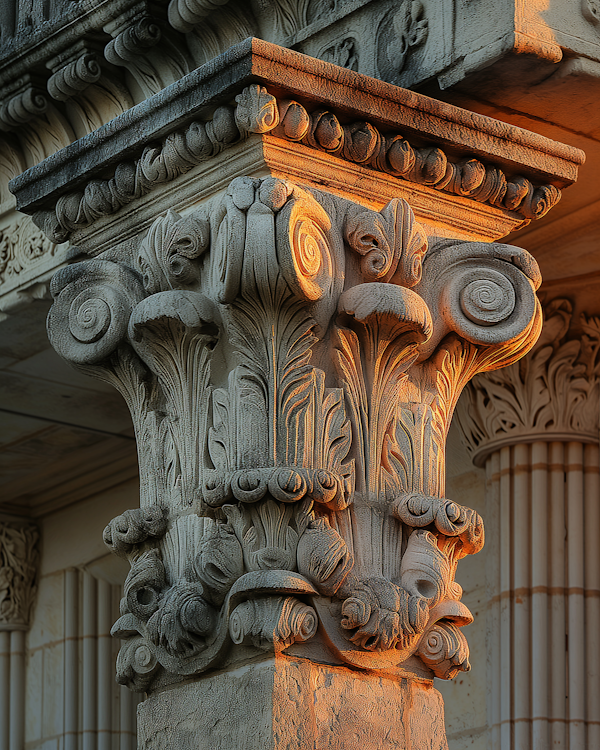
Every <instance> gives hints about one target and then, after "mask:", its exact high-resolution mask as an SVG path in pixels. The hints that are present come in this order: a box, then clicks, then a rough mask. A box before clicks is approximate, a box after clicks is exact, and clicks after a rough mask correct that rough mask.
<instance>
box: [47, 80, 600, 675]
mask: <svg viewBox="0 0 600 750" xmlns="http://www.w3.org/2000/svg"><path fill="white" fill-rule="evenodd" d="M253 92H254V93H253V94H252V95H251V96H248V97H247V98H246V100H245V104H244V106H246V113H245V114H244V118H245V119H244V122H243V126H244V127H246V125H247V122H249V121H250V120H252V118H254V119H256V120H257V121H258V120H260V121H261V122H265V121H268V119H269V118H273V117H274V113H275V111H276V110H275V109H273V108H272V107H271V104H272V102H271V100H270V99H269V95H267V94H266V93H265V92H264V91H262V90H260V89H254V90H253ZM240 105H241V103H238V106H240ZM293 110H294V111H295V114H296V115H299V116H298V117H296V119H295V121H294V123H293V125H294V127H295V128H297V132H296V134H295V137H296V136H298V135H299V136H300V137H302V138H312V139H316V138H320V139H329V140H330V145H331V147H332V148H337V145H336V139H337V138H338V136H339V133H338V129H337V128H336V127H334V126H335V123H333V122H332V121H331V119H329V120H328V119H327V118H324V117H319V118H316V119H314V121H313V123H312V125H314V127H312V126H311V127H312V129H311V127H308V128H305V125H306V121H305V120H303V119H302V111H301V110H299V109H297V108H294V107H293V106H292V105H291V104H290V106H289V107H288V109H287V110H286V115H285V116H284V118H283V120H284V122H283V123H282V121H281V120H280V125H279V126H278V127H282V126H285V117H287V113H288V112H290V111H293ZM265 118H266V120H265ZM242 119H243V118H242V117H241V114H240V122H242ZM288 124H289V123H288ZM303 129H304V133H303V134H301V133H300V131H302V130H303ZM344 132H345V131H344V129H343V128H342V133H344ZM363 135H365V137H366V140H367V141H368V140H369V133H368V132H366V131H364V132H363ZM361 137H362V136H361ZM356 142H357V144H358V136H357V141H356ZM357 148H358V146H357ZM155 157H156V158H155ZM155 157H152V158H153V159H154V161H152V159H149V160H148V163H147V169H150V166H148V165H150V164H151V163H152V164H155V165H158V166H157V169H159V168H160V169H162V166H161V163H162V162H161V161H160V158H159V157H160V155H158V154H157V155H155ZM415 163H416V160H415ZM131 266H132V267H128V266H124V265H122V264H119V263H115V262H114V261H112V260H106V259H104V258H97V259H95V260H93V261H87V262H85V263H83V264H79V265H76V266H72V267H69V268H67V269H64V270H63V271H61V273H60V274H59V275H58V277H57V278H56V281H55V282H54V284H53V293H54V296H55V305H54V307H53V310H52V312H51V313H50V316H49V328H50V331H51V337H52V340H53V342H54V343H55V346H56V348H57V349H58V351H59V352H60V353H61V354H62V356H64V357H65V358H66V359H68V360H70V361H71V362H72V363H75V364H76V365H77V366H78V367H79V368H80V369H83V370H84V371H86V372H90V373H92V374H95V375H96V376H98V377H101V378H103V379H105V380H108V381H109V382H113V384H115V385H116V386H117V387H118V388H119V389H120V390H121V392H122V393H123V395H124V396H125V398H126V400H127V401H128V404H129V406H130V408H131V410H132V415H133V418H134V425H135V428H136V435H137V438H138V444H139V455H140V467H141V473H142V479H143V484H142V510H140V511H130V512H127V513H125V514H123V515H122V516H121V517H119V518H117V519H115V521H113V522H112V523H111V524H110V525H109V527H108V528H107V530H106V532H105V540H106V542H107V544H108V545H109V546H110V547H111V548H112V549H113V550H114V551H115V552H117V554H121V555H124V556H126V557H127V558H128V559H129V561H130V563H131V565H132V568H131V572H130V576H129V578H128V581H127V583H126V587H125V590H126V593H125V597H124V600H123V603H122V613H121V618H120V619H119V621H118V622H117V623H116V625H115V628H114V633H115V634H117V635H119V636H120V637H122V638H123V639H124V641H125V644H124V646H123V650H122V655H121V656H120V658H119V679H120V680H121V681H122V682H124V683H126V684H129V685H131V686H133V687H138V688H139V687H143V689H151V688H152V685H154V684H159V683H160V681H161V680H167V681H171V682H172V681H174V680H177V679H179V678H180V677H181V676H187V675H194V674H198V673H200V672H202V671H205V670H209V669H213V668H216V667H217V666H218V665H219V663H220V662H221V660H222V659H223V658H224V656H225V655H226V654H230V655H231V654H232V653H233V654H235V648H237V647H243V649H245V651H244V653H248V651H247V650H248V649H250V650H252V649H258V650H264V649H267V650H271V651H281V650H284V651H285V650H286V649H288V648H292V647H293V649H296V650H297V649H302V648H304V646H303V644H305V643H309V642H310V641H312V640H317V641H319V644H320V646H319V647H320V648H326V649H329V651H330V652H331V654H332V656H333V658H335V659H337V660H338V661H340V662H342V663H345V664H349V665H352V666H353V667H357V668H360V669H363V668H364V669H380V668H385V669H396V668H400V669H403V668H404V667H403V666H402V665H403V664H405V663H406V661H407V660H409V659H412V658H413V657H414V659H417V660H420V662H419V663H420V664H421V665H422V670H423V673H424V674H430V675H434V674H435V675H440V676H444V675H446V676H452V675H454V674H455V673H456V671H457V670H459V669H462V668H466V667H467V664H468V661H467V656H466V651H465V649H466V645H465V642H464V640H463V639H462V636H461V635H460V634H459V636H458V637H457V636H456V635H455V631H456V628H459V627H461V626H462V625H464V624H466V623H468V622H469V621H470V619H471V615H470V613H469V612H468V610H467V608H466V607H465V606H464V605H462V604H461V603H460V597H461V594H462V590H461V588H460V586H459V585H458V584H457V583H456V582H455V581H454V576H455V573H456V566H457V564H458V561H459V560H460V559H461V558H462V557H463V556H465V555H466V554H473V553H475V552H477V551H478V550H479V549H480V548H481V546H482V544H483V524H482V521H481V518H480V517H479V516H478V515H477V514H476V513H475V512H474V511H472V510H470V509H468V508H464V507H462V506H460V505H458V504H457V503H453V502H452V501H450V500H447V499H445V498H444V496H443V495H444V449H445V437H446V433H447V430H448V426H449V423H450V419H451V417H452V413H453V410H454V407H455V404H456V401H457V399H458V395H459V394H460V392H461V390H462V388H463V387H464V385H465V384H466V382H467V381H468V380H469V379H470V378H471V377H472V376H473V375H475V374H476V373H477V372H482V371H485V370H490V369H494V368H496V367H499V366H501V365H502V364H504V363H506V362H509V363H510V362H512V361H515V360H516V359H517V358H518V356H519V355H520V354H521V353H522V352H523V351H525V350H527V348H528V347H530V346H531V345H532V344H533V342H534V340H535V337H536V335H537V334H538V333H539V322H540V321H539V317H540V314H539V306H538V304H537V301H536V298H535V289H536V288H537V286H538V285H539V272H538V270H537V266H536V265H535V261H533V259H531V258H530V256H528V255H527V254H526V253H525V252H524V251H522V250H520V249H519V248H515V247H511V246H507V245H484V244H482V243H457V242H450V241H438V240H434V241H433V242H431V241H428V240H427V238H426V237H425V235H424V232H423V230H422V228H421V227H420V226H419V225H418V223H417V222H416V220H415V218H414V216H413V214H412V212H411V209H410V207H409V206H408V204H407V203H405V202H404V201H400V200H396V201H392V202H391V203H389V204H388V205H387V206H386V207H385V208H383V209H382V210H381V211H379V212H378V211H372V210H369V209H367V208H365V207H362V206H357V205H355V204H352V203H351V202H350V201H347V200H345V199H343V198H341V197H334V196H332V195H329V194H326V193H323V192H321V191H319V190H316V189H311V190H307V189H304V188H301V187H299V186H297V185H294V184H292V183H290V182H288V181H285V180H280V179H275V178H272V177H269V178H262V179H257V178H250V177H239V178H237V179H236V180H234V181H233V182H232V183H231V184H230V186H229V187H228V189H227V190H226V191H225V193H224V195H222V196H220V197H218V198H216V199H214V200H213V201H209V202H207V203H206V204H203V206H202V207H201V208H199V209H196V210H194V211H190V212H189V213H188V214H187V215H185V216H183V217H182V216H179V215H177V214H175V213H174V212H169V213H167V215H166V216H164V217H160V218H158V219H157V220H156V221H155V223H154V224H153V226H152V227H151V229H150V230H149V232H148V233H147V235H146V236H145V237H144V238H143V239H142V241H141V242H140V244H139V247H138V250H137V252H136V253H133V260H132V261H131ZM478 269H479V270H478ZM478 274H479V275H478ZM88 299H89V300H91V301H90V302H88ZM111 311H116V313H117V314H116V316H115V317H116V319H115V321H114V324H113V318H112V317H111V314H114V313H111ZM109 313H110V314H109ZM117 323H118V325H117ZM586 325H587V326H588V328H589V333H588V334H586V335H587V336H588V339H586V342H587V343H586V344H585V346H586V347H587V349H586V351H588V350H589V352H590V357H591V358H592V359H594V358H595V357H596V354H595V353H594V352H597V350H598V349H599V348H600V347H598V346H597V345H596V344H595V343H594V341H595V340H594V339H593V335H592V334H593V330H594V321H587V322H586ZM594 361H595V360H594ZM317 623H318V624H319V627H318V628H317ZM448 623H449V624H448ZM436 639H437V640H436ZM440 639H441V641H443V645H442V647H440V648H437V646H436V643H437V641H438V640H440ZM436 649H437V650H436ZM232 650H233V651H232ZM294 653H296V651H294ZM299 653H300V652H299ZM228 658H230V657H228ZM156 681H158V682H156ZM161 684H162V683H161Z"/></svg>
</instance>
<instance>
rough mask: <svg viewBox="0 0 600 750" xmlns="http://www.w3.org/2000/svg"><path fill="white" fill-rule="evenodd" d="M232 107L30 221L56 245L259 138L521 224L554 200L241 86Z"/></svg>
mask: <svg viewBox="0 0 600 750" xmlns="http://www.w3.org/2000/svg"><path fill="white" fill-rule="evenodd" d="M235 102H236V103H235V106H233V105H231V106H230V105H224V106H220V107H218V108H217V109H216V110H215V112H214V114H213V117H212V119H211V120H209V121H207V122H204V121H199V120H196V121H194V122H192V123H191V124H190V125H189V126H188V127H187V128H186V129H185V130H181V131H176V132H174V133H171V134H170V135H168V136H167V137H166V138H165V139H164V141H163V142H162V143H161V144H160V145H156V146H154V145H153V146H147V147H146V148H145V149H144V151H143V152H142V154H141V155H140V156H139V157H138V158H136V159H135V160H133V161H127V162H122V163H120V164H119V165H118V166H117V167H116V169H115V170H114V174H113V176H112V177H111V178H110V179H94V180H91V181H89V182H88V183H87V185H85V187H84V188H83V190H80V191H78V192H72V193H68V194H66V195H63V196H61V198H60V200H59V201H58V203H57V204H56V207H55V209H54V210H52V211H48V210H44V211H37V212H36V213H35V214H34V221H35V222H36V224H38V226H40V227H41V228H42V229H43V230H44V232H45V233H46V234H47V235H48V236H49V237H52V238H53V239H54V240H55V241H56V242H64V241H65V240H66V239H68V237H69V236H70V235H71V233H72V232H73V231H75V230H76V229H80V228H83V227H87V226H89V225H90V224H91V223H92V222H94V221H95V220H96V219H98V218H99V217H102V216H109V215H111V214H114V213H116V212H117V211H119V210H120V209H121V208H122V207H123V206H126V205H127V204H129V203H131V202H132V201H134V200H135V199H137V198H140V197H142V196H144V195H146V194H148V193H149V192H150V191H152V190H153V189H154V188H156V187H157V186H159V185H161V184H164V183H166V182H170V181H172V180H174V179H175V178H176V177H178V176H179V175H181V174H184V173H185V172H188V171H189V170H190V169H192V167H194V166H196V165H198V164H200V163H202V162H205V161H207V160H208V159H211V158H212V157H213V156H215V155H216V154H218V153H219V152H221V151H222V150H223V149H226V148H228V147H229V146H231V145H233V144H235V143H238V142H239V141H240V140H242V139H244V138H246V137H248V136H249V135H251V134H267V133H269V134H271V135H273V136H275V137H277V138H282V139H285V140H288V141H292V142H297V143H302V144H303V145H305V146H308V147H309V148H312V149H317V150H319V151H324V152H326V153H328V154H331V155H333V156H336V157H338V158H340V159H343V160H346V161H350V162H353V163H355V164H360V165H361V166H365V167H368V168H370V169H373V170H375V171H379V172H384V173H386V174H388V175H391V176H393V177H397V178H399V179H403V180H408V181H410V182H415V183H417V184H420V185H427V186H429V187H432V188H435V189H436V190H441V191H444V192H447V193H451V194H454V195H459V196H463V197H466V198H470V199H473V200H475V201H479V202H482V203H488V204H491V205H494V206H498V207H501V208H505V209H508V210H510V211H515V212H516V213H519V214H521V216H523V217H524V218H527V219H539V218H541V217H542V216H544V215H545V214H546V213H547V212H548V211H549V210H550V209H551V208H552V207H553V206H554V205H555V204H556V203H557V202H558V201H559V200H560V196H561V192H560V190H559V189H558V188H557V187H555V186H554V185H538V186H536V185H533V184H532V183H531V181H530V180H528V179H526V178H525V177H520V176H516V177H507V176H506V175H505V174H504V172H503V171H502V170H501V169H500V168H499V167H497V166H492V165H486V164H484V163H483V162H481V161H480V160H478V159H475V158H464V159H461V160H458V161H453V160H452V159H451V158H449V157H448V155H447V154H446V153H445V152H444V151H443V150H442V149H441V148H439V147H437V146H435V147H434V146H426V147H423V148H421V147H416V146H413V145H411V143H410V141H409V140H407V139H406V138H405V137H404V136H402V135H401V134H399V133H392V134H389V133H383V132H381V131H380V130H379V129H378V128H376V127H375V126H374V125H372V124H371V123H369V122H354V123H350V124H343V123H342V122H341V121H340V119H338V116H337V115H336V114H335V113H333V112H330V111H328V110H326V109H316V110H314V111H311V112H309V111H308V110H307V109H306V108H305V107H304V106H303V105H302V104H300V103H299V102H296V101H293V100H288V99H282V100H278V99H276V97H275V96H273V95H272V94H270V93H269V92H268V91H267V89H266V88H265V87H262V86H258V85H252V86H249V87H247V88H246V89H244V90H243V91H242V93H240V94H238V95H237V96H236V98H235Z"/></svg>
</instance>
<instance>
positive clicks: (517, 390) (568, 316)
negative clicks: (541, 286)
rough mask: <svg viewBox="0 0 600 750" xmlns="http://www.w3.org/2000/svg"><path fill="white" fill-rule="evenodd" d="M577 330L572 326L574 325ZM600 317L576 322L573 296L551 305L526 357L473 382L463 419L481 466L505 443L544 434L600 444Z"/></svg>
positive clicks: (467, 391) (463, 428)
mask: <svg viewBox="0 0 600 750" xmlns="http://www.w3.org/2000/svg"><path fill="white" fill-rule="evenodd" d="M574 328H575V329H576V330H573V329H574ZM599 396H600V319H599V318H597V317H593V316H590V317H588V316H587V315H584V314H582V315H581V316H580V319H579V321H573V313H572V306H571V303H570V302H569V300H567V299H562V298H559V299H555V300H552V301H551V302H549V303H548V304H546V305H545V307H544V326H543V329H542V334H541V336H540V338H539V339H538V341H537V343H536V345H535V346H534V348H533V349H532V351H531V352H530V353H529V354H528V356H527V357H525V358H524V359H522V360H521V361H520V362H518V363H515V364H512V365H511V366H510V367H506V368H504V369H503V370H500V371H498V372H489V373H486V374H485V375H478V376H477V377H475V378H473V380H472V381H471V382H470V383H469V385H468V386H467V387H466V389H465V391H464V393H463V396H462V398H461V400H460V402H459V405H458V409H457V419H458V421H459V424H460V428H461V431H462V435H463V438H464V441H465V444H466V446H467V450H468V451H469V452H470V453H471V455H472V456H473V460H474V461H475V463H476V464H478V465H482V464H483V463H484V461H485V458H486V456H488V455H489V454H490V453H492V452H493V451H495V450H498V449H500V448H502V447H503V446H505V445H514V444H515V443H529V442H535V441H537V440H545V441H570V440H577V441H580V442H583V443H597V442H598V426H599V424H598V415H599V404H600V398H599Z"/></svg>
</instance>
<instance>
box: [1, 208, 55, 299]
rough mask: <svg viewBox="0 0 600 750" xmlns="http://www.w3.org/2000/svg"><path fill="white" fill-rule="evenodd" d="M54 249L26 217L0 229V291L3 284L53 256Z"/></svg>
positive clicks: (51, 243) (53, 245)
mask: <svg viewBox="0 0 600 750" xmlns="http://www.w3.org/2000/svg"><path fill="white" fill-rule="evenodd" d="M55 249H56V245H55V244H54V243H53V242H51V241H50V240H49V239H48V238H47V237H46V236H45V235H44V234H43V232H42V231H41V230H40V229H38V228H37V227H36V226H35V225H34V224H33V222H32V221H31V219H29V218H28V217H24V218H21V219H19V220H17V221H15V222H14V223H12V224H10V225H9V226H7V227H4V229H0V291H1V290H2V285H3V284H7V283H9V282H10V281H12V280H14V279H16V278H17V277H19V276H20V275H21V274H22V273H23V272H26V271H28V270H29V269H30V268H31V267H32V266H34V265H35V264H36V263H38V262H39V261H40V260H41V259H43V258H44V257H48V256H51V255H53V253H54V251H55Z"/></svg>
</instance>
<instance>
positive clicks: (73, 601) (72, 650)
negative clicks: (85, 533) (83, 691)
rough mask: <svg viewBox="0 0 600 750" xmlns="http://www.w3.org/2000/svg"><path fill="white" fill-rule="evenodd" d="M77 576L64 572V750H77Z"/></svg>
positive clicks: (73, 571)
mask: <svg viewBox="0 0 600 750" xmlns="http://www.w3.org/2000/svg"><path fill="white" fill-rule="evenodd" d="M78 624H79V574H78V571H76V570H67V571H65V683H64V684H65V694H64V695H65V707H64V750H78V747H77V745H78V742H77V729H78V718H79V668H78V661H79V653H78V652H79V643H78V635H79V633H78Z"/></svg>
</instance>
